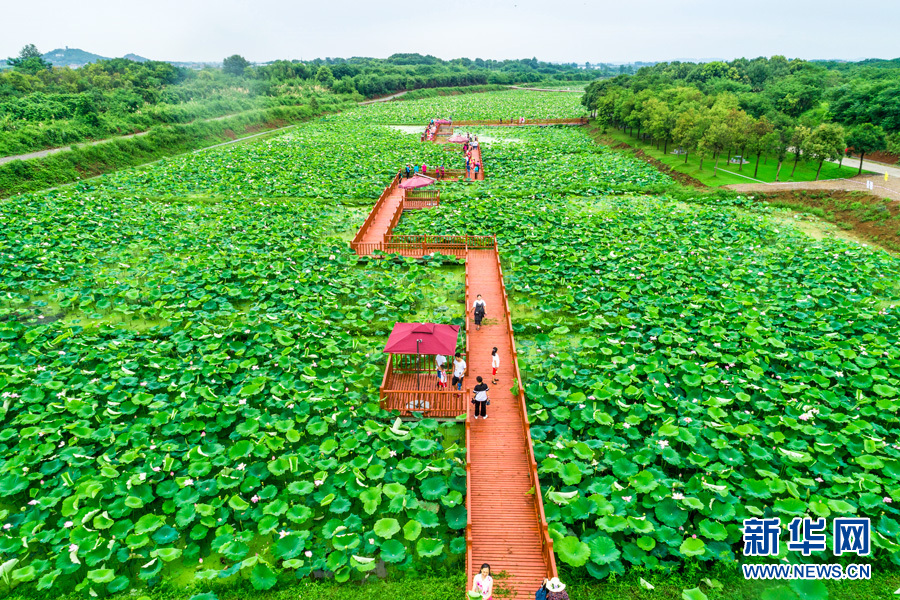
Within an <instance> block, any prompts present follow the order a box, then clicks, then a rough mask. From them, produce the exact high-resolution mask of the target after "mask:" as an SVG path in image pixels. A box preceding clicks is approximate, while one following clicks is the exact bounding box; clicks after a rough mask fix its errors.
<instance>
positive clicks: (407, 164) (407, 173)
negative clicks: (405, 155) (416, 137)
mask: <svg viewBox="0 0 900 600" xmlns="http://www.w3.org/2000/svg"><path fill="white" fill-rule="evenodd" d="M411 171H412V165H411V164H409V163H406V178H407V179H409V174H410V172H411Z"/></svg>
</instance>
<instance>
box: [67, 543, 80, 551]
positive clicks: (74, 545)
mask: <svg viewBox="0 0 900 600" xmlns="http://www.w3.org/2000/svg"><path fill="white" fill-rule="evenodd" d="M69 552H78V544H69Z"/></svg>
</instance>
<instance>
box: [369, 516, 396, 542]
mask: <svg viewBox="0 0 900 600" xmlns="http://www.w3.org/2000/svg"><path fill="white" fill-rule="evenodd" d="M398 531H400V523H399V522H398V521H397V519H392V518H389V517H388V518H384V519H378V520H377V521H375V534H376V535H378V536H381V537H383V538H389V537H393V535H394V534H395V533H397V532H398Z"/></svg>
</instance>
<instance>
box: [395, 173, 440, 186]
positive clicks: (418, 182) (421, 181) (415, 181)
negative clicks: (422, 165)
mask: <svg viewBox="0 0 900 600" xmlns="http://www.w3.org/2000/svg"><path fill="white" fill-rule="evenodd" d="M432 183H434V179H432V178H430V177H422V176H421V175H416V176H415V177H413V178H412V179H407V180H406V181H403V182H401V183H400V187H401V188H403V189H409V188H420V187H425V186H426V185H431V184H432Z"/></svg>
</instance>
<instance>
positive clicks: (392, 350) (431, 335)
mask: <svg viewBox="0 0 900 600" xmlns="http://www.w3.org/2000/svg"><path fill="white" fill-rule="evenodd" d="M458 337H459V325H442V324H437V323H394V330H393V331H392V332H391V335H390V336H389V337H388V341H387V345H386V346H385V347H384V351H385V352H386V353H388V354H448V355H453V354H454V353H455V352H456V340H457V338H458ZM417 340H422V341H421V342H419V343H418V344H417V343H416V342H417ZM416 346H418V348H417V347H416Z"/></svg>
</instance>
